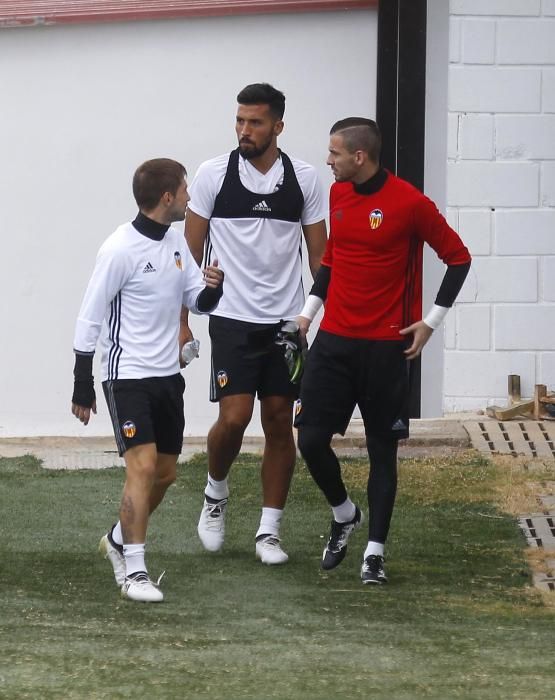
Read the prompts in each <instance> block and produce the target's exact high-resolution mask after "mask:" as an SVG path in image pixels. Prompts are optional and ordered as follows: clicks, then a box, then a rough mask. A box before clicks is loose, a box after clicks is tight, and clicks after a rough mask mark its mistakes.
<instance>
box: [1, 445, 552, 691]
mask: <svg viewBox="0 0 555 700" xmlns="http://www.w3.org/2000/svg"><path fill="white" fill-rule="evenodd" d="M506 469H507V468H506V467H499V466H496V465H495V464H492V463H488V462H485V461H483V460H482V459H481V458H479V457H478V456H476V455H475V454H473V453H467V454H464V455H459V456H458V457H456V458H442V459H439V460H433V459H428V460H421V461H418V460H410V461H407V462H402V463H401V466H400V479H399V494H398V499H397V505H396V510H395V514H394V520H393V525H392V530H391V534H390V540H389V542H388V548H387V563H386V567H387V572H388V575H389V577H390V583H389V584H388V585H387V586H380V587H375V588H374V587H370V588H369V587H365V586H362V585H361V583H360V579H359V569H360V563H361V555H362V551H363V549H364V544H365V536H364V532H363V531H358V532H357V533H355V534H354V535H353V537H352V539H351V541H350V543H349V552H348V554H347V557H346V559H345V561H344V562H343V563H342V565H341V566H340V567H338V568H337V569H336V570H334V571H332V572H329V573H324V572H322V571H321V570H320V569H319V561H320V557H321V552H322V548H323V546H324V544H325V540H326V537H327V534H328V527H329V517H330V516H329V511H328V509H327V507H326V506H325V504H324V501H323V499H322V497H321V495H320V493H319V492H318V491H317V489H316V487H315V486H314V484H313V482H312V480H311V479H310V477H309V475H308V473H307V471H306V468H305V467H304V465H303V464H302V462H300V463H299V465H298V467H297V470H296V474H295V477H294V480H293V486H292V490H291V495H290V500H289V502H288V506H287V509H286V515H285V517H284V523H283V527H282V536H283V543H284V548H285V549H286V551H288V553H289V555H290V561H289V563H288V564H287V565H285V566H281V567H267V566H263V565H262V564H260V563H259V562H257V561H256V560H255V557H254V534H255V532H256V528H257V524H258V518H259V502H260V486H259V477H258V470H259V458H257V457H254V456H249V455H242V456H241V457H240V458H239V460H238V462H237V463H236V465H235V466H234V468H233V471H232V476H231V478H230V481H231V497H230V502H229V508H228V520H227V525H228V527H227V535H226V543H225V546H224V549H223V551H222V552H221V553H219V554H210V553H207V552H204V551H203V549H202V546H201V545H200V543H199V541H198V538H197V536H196V522H197V518H198V514H199V511H200V507H201V505H202V490H203V486H204V482H205V477H206V460H205V456H203V455H200V456H198V457H196V458H194V459H193V460H192V461H191V462H189V463H187V464H184V465H182V466H180V468H179V477H178V482H177V484H176V485H174V486H172V487H171V489H170V490H169V491H168V493H167V496H166V499H165V501H164V502H163V504H162V505H161V506H160V508H159V510H158V511H157V512H156V513H155V514H154V515H153V517H152V520H151V525H150V529H149V542H148V549H147V561H148V564H149V570H150V572H151V575H152V576H153V577H155V576H156V575H157V574H158V573H159V572H161V571H162V570H164V569H165V570H166V572H167V573H166V576H165V578H164V579H163V582H162V588H163V591H164V595H165V602H164V603H163V604H161V605H144V604H136V603H130V602H128V601H124V600H122V599H121V598H120V596H119V591H118V590H117V588H116V586H115V583H114V581H113V577H112V575H111V569H110V567H109V565H108V564H107V563H106V562H105V561H104V560H102V559H101V558H99V556H98V555H97V554H96V547H97V544H98V540H99V538H100V536H101V535H102V534H103V533H104V532H105V531H106V529H107V528H108V527H109V525H110V524H111V523H112V522H113V521H114V518H115V516H116V513H117V507H118V502H119V495H120V492H121V486H122V482H123V476H124V474H123V471H122V470H121V469H107V470H101V471H47V470H44V469H42V468H41V467H40V465H39V463H38V462H36V461H35V460H34V459H32V458H31V457H27V458H24V459H0V519H1V523H2V538H1V542H0V603H1V608H0V631H1V635H0V698H7V699H11V698H13V699H16V698H41V699H42V698H45V699H46V698H64V699H66V698H68V699H69V698H109V699H112V698H114V699H115V698H141V697H149V698H187V699H188V698H194V699H197V698H198V699H199V700H203V699H205V698H210V699H211V700H217V699H218V698H226V699H227V700H246V699H251V700H265V699H266V698H279V699H282V700H313V699H314V700H316V699H318V700H336V699H338V700H350V699H351V698H352V699H353V700H354V699H356V698H376V699H381V698H384V699H385V698H387V699H388V700H397V699H399V700H401V699H405V698H406V699H407V700H409V699H410V700H413V699H414V698H438V699H441V700H446V699H450V698H476V699H478V698H484V699H486V698H487V699H488V700H491V699H492V698H500V699H501V698H502V699H503V700H506V699H508V698H519V699H520V698H526V699H527V700H533V699H534V698H538V700H539V699H540V698H542V700H543V699H544V698H548V697H555V673H554V670H553V669H554V668H555V666H554V661H555V643H554V641H555V606H552V605H550V603H549V601H548V600H547V599H546V598H545V597H542V595H541V594H540V593H539V592H537V591H536V590H535V589H533V588H532V587H531V577H530V571H529V569H528V564H527V559H526V556H525V547H526V543H525V540H524V538H523V536H522V534H521V533H520V531H519V529H518V526H517V523H516V519H515V517H514V514H511V513H507V512H504V511H503V509H502V507H501V506H502V504H503V503H504V502H506V496H507V493H506V491H507V489H508V488H510V489H519V488H525V486H526V482H527V481H529V480H531V479H534V480H535V481H537V480H538V478H539V477H538V474H537V473H534V474H532V473H530V474H528V473H526V472H524V471H522V472H519V473H518V474H516V475H515V474H513V475H512V476H511V478H510V479H508V478H507V475H506V471H503V470H506ZM366 470H367V467H366V464H365V463H364V462H363V461H357V460H346V462H345V474H346V478H347V481H348V483H349V484H350V491H351V495H352V496H353V498H354V500H356V501H357V502H359V503H361V504H363V503H364V499H365V480H366V474H367V471H366ZM550 478H551V479H552V478H553V474H551V477H550ZM554 595H555V594H554Z"/></svg>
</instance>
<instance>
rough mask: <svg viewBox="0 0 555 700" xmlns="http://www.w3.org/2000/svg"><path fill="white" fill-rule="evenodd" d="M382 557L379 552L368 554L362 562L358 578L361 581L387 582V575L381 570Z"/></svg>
mask: <svg viewBox="0 0 555 700" xmlns="http://www.w3.org/2000/svg"><path fill="white" fill-rule="evenodd" d="M383 562H384V558H383V557H381V556H380V555H379V554H370V555H369V556H368V557H366V559H365V560H364V561H363V562H362V568H361V570H360V578H361V579H362V583H373V584H381V583H387V576H386V575H385V571H384V570H383Z"/></svg>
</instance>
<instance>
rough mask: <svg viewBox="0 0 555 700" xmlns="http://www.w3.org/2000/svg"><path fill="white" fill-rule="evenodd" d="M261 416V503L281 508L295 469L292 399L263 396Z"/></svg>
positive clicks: (269, 506)
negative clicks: (262, 438)
mask: <svg viewBox="0 0 555 700" xmlns="http://www.w3.org/2000/svg"><path fill="white" fill-rule="evenodd" d="M260 403H261V419H262V428H263V430H264V436H265V439H266V444H265V446H264V457H263V459H262V492H263V503H264V506H265V507H268V508H278V509H281V510H283V508H284V506H285V502H286V501H287V495H288V493H289V486H290V484H291V477H292V476H293V470H294V469H295V459H296V450H295V441H294V440H293V429H292V424H293V400H292V399H290V398H288V397H285V396H268V397H267V398H265V399H262V401H261V402H260Z"/></svg>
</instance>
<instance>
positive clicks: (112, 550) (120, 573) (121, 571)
mask: <svg viewBox="0 0 555 700" xmlns="http://www.w3.org/2000/svg"><path fill="white" fill-rule="evenodd" d="M98 551H99V552H100V554H102V556H103V557H104V559H108V561H109V562H110V564H111V565H112V569H113V570H114V578H115V579H116V583H117V585H118V586H119V587H120V588H121V586H123V583H124V581H125V558H124V556H123V554H122V553H121V552H120V551H119V550H118V549H117V548H116V547H114V545H113V544H112V543H111V542H110V538H109V537H108V535H104V536H103V537H101V538H100V542H99V544H98Z"/></svg>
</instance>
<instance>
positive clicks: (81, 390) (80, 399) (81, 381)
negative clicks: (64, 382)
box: [71, 353, 96, 408]
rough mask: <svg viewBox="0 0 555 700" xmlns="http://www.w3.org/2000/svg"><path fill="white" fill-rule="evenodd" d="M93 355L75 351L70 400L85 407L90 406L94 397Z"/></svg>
mask: <svg viewBox="0 0 555 700" xmlns="http://www.w3.org/2000/svg"><path fill="white" fill-rule="evenodd" d="M93 357H94V355H81V354H79V353H75V367H74V368H73V376H74V377H75V380H74V382H73V396H72V397H71V402H72V403H74V404H76V405H77V406H84V407H85V408H91V407H92V405H93V403H94V401H95V399H96V394H95V392H94V377H93V373H92V364H93Z"/></svg>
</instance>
